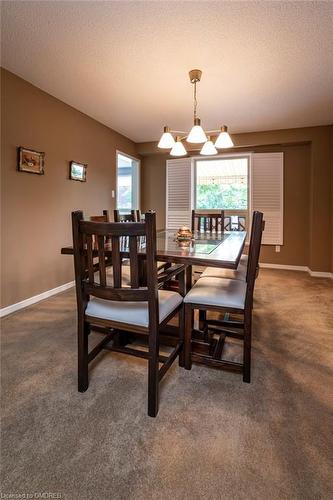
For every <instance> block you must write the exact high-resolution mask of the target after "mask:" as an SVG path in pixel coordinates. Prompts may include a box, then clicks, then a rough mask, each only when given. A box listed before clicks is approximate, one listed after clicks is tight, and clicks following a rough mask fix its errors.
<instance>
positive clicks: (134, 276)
mask: <svg viewBox="0 0 333 500" xmlns="http://www.w3.org/2000/svg"><path fill="white" fill-rule="evenodd" d="M137 248H138V240H137V237H136V236H130V237H129V254H130V263H131V271H130V273H131V274H130V276H131V287H132V288H139V259H138V251H137Z"/></svg>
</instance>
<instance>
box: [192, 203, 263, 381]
mask: <svg viewBox="0 0 333 500" xmlns="http://www.w3.org/2000/svg"><path fill="white" fill-rule="evenodd" d="M262 231H263V214H262V213H261V212H257V211H255V212H254V213H253V238H252V239H251V245H250V249H249V257H248V261H249V262H248V272H247V276H246V281H241V280H236V279H225V278H215V277H208V276H206V277H201V278H199V280H198V281H197V282H196V284H195V285H194V286H193V288H192V289H191V290H190V291H189V293H188V294H187V295H186V296H185V298H184V304H185V343H184V350H185V368H187V369H191V365H192V360H194V361H195V360H197V361H199V360H201V361H202V360H203V359H202V357H201V359H199V358H198V355H197V354H192V353H191V336H192V324H193V311H194V310H195V309H199V310H202V311H217V312H220V313H223V314H225V313H231V314H240V315H241V316H242V320H241V321H239V322H236V321H233V322H224V321H220V324H221V325H222V326H225V327H227V326H229V327H230V326H232V327H233V328H234V329H237V328H241V330H242V332H235V331H233V330H230V328H228V329H227V328H224V329H223V328H221V329H219V330H218V332H219V333H220V340H221V342H220V348H219V349H218V357H215V358H214V356H213V358H212V357H206V358H205V359H204V362H205V364H207V365H211V366H214V367H215V368H218V367H220V368H222V369H228V370H234V371H238V372H241V373H243V381H244V382H250V380H251V336H252V308H253V291H254V284H255V278H256V272H257V266H258V262H259V253H260V246H261V238H262ZM228 336H229V337H234V338H237V339H241V340H243V363H236V362H231V361H226V360H223V359H221V356H222V350H223V343H224V339H225V338H226V337H228Z"/></svg>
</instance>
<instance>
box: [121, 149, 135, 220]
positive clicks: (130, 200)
mask: <svg viewBox="0 0 333 500" xmlns="http://www.w3.org/2000/svg"><path fill="white" fill-rule="evenodd" d="M139 167H140V161H139V160H136V159H135V158H132V157H131V156H128V155H126V154H124V153H119V152H117V209H118V210H120V211H121V212H125V213H126V212H128V211H129V210H132V209H134V210H136V209H138V208H140V207H139V204H140V203H139V189H140V183H139Z"/></svg>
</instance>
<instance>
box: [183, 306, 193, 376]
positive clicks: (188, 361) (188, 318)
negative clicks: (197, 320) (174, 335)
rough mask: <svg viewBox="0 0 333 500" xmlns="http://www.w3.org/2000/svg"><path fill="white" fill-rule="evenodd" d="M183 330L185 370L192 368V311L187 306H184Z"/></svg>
mask: <svg viewBox="0 0 333 500" xmlns="http://www.w3.org/2000/svg"><path fill="white" fill-rule="evenodd" d="M184 310H185V312H184V314H185V330H184V358H185V360H184V361H185V364H184V367H185V369H186V370H191V368H192V356H191V339H192V327H193V309H192V307H191V306H190V305H189V304H185V308H184Z"/></svg>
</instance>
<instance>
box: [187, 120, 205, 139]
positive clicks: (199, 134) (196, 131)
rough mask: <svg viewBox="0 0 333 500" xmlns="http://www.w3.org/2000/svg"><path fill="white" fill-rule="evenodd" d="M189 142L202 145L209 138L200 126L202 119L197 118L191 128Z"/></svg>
mask: <svg viewBox="0 0 333 500" xmlns="http://www.w3.org/2000/svg"><path fill="white" fill-rule="evenodd" d="M186 140H187V142H193V143H196V144H200V143H201V142H206V141H207V137H206V134H205V132H204V130H203V128H202V126H201V125H200V118H196V119H195V120H194V125H193V127H192V128H191V132H190V133H189V134H188V136H187V139H186Z"/></svg>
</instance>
